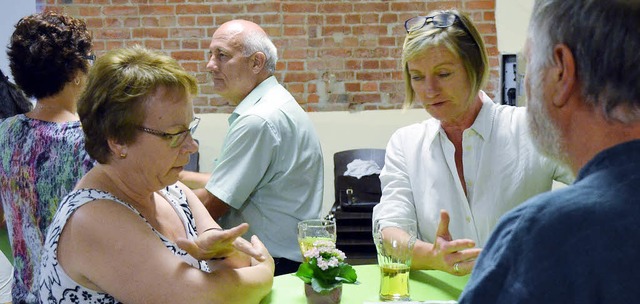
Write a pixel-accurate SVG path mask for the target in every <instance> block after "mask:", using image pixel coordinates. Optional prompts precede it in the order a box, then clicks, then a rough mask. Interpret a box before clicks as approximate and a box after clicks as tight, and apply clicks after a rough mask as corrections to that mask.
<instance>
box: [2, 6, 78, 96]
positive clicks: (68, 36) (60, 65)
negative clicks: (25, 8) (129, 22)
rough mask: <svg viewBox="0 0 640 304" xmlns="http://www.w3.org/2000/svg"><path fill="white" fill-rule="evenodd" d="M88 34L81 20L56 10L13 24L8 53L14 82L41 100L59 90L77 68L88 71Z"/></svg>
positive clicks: (70, 79)
mask: <svg viewBox="0 0 640 304" xmlns="http://www.w3.org/2000/svg"><path fill="white" fill-rule="evenodd" d="M90 53H91V35H90V34H89V31H88V30H87V26H86V24H85V23H84V21H82V20H79V19H76V18H73V17H70V16H66V15H62V14H59V13H56V12H43V13H38V14H33V15H29V16H26V17H23V18H22V19H20V21H18V23H17V24H16V25H15V31H14V32H13V35H11V41H10V43H9V47H8V51H7V55H8V57H9V67H10V68H11V73H12V74H13V78H14V80H15V82H16V84H17V85H18V86H19V87H20V88H21V89H22V91H24V93H25V94H26V95H27V96H28V97H35V98H36V99H41V98H45V97H49V96H52V95H55V94H57V93H59V92H60V91H62V89H63V88H64V86H65V84H66V83H68V82H69V81H72V80H73V78H74V77H75V73H77V72H78V70H81V71H83V72H85V73H86V72H87V71H88V69H89V63H88V61H87V59H85V56H87V55H89V54H90Z"/></svg>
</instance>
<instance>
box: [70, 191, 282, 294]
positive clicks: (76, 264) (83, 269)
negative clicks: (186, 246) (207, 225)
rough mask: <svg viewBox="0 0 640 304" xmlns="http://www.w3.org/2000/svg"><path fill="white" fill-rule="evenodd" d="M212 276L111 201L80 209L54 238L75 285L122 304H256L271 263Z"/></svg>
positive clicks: (259, 246) (270, 275)
mask: <svg viewBox="0 0 640 304" xmlns="http://www.w3.org/2000/svg"><path fill="white" fill-rule="evenodd" d="M252 246H253V247H254V248H255V249H256V250H258V251H260V252H261V254H262V255H264V256H265V257H266V258H265V260H264V261H262V262H260V261H257V260H255V259H252V260H251V266H249V267H243V268H238V269H231V268H224V269H219V270H216V271H214V272H212V273H206V272H203V271H201V270H199V269H197V268H194V267H192V266H190V265H188V264H187V263H185V262H184V261H183V260H182V259H180V258H179V257H177V256H175V255H174V254H172V253H171V252H170V251H169V250H167V248H166V247H165V246H164V244H162V242H160V241H159V239H158V237H157V235H155V234H154V233H153V232H152V231H151V229H149V227H148V226H147V225H146V224H145V223H144V222H143V221H141V220H140V217H139V216H137V215H136V214H134V213H133V212H131V211H130V210H129V209H127V208H126V207H124V206H121V205H119V204H117V203H114V202H111V201H99V202H98V201H97V202H93V203H89V204H87V205H84V206H82V207H80V208H79V209H78V210H77V211H76V212H75V213H74V214H73V215H72V216H71V218H70V219H69V221H68V222H67V225H66V226H65V228H64V230H63V232H62V235H61V237H60V242H59V248H58V258H59V260H60V263H61V265H62V266H63V268H64V269H65V271H66V272H67V273H68V274H69V275H70V276H71V277H72V278H73V279H74V280H76V281H77V282H79V283H80V284H82V285H84V286H86V287H89V288H94V289H96V290H100V291H103V292H107V293H109V294H111V295H113V296H114V297H116V298H118V299H119V300H121V301H122V302H125V303H160V302H166V303H222V302H224V303H258V302H259V301H260V299H262V298H263V297H264V296H265V295H266V294H267V293H268V292H269V290H270V289H271V285H272V283H273V269H274V265H273V259H272V258H271V256H270V255H269V253H268V251H267V250H266V248H265V247H264V245H262V243H261V242H260V241H259V240H258V239H257V238H256V239H255V240H254V242H253V243H252Z"/></svg>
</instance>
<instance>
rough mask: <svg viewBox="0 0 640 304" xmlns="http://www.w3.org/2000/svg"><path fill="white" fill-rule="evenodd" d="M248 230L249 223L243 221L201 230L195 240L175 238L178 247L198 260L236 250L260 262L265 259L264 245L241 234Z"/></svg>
mask: <svg viewBox="0 0 640 304" xmlns="http://www.w3.org/2000/svg"><path fill="white" fill-rule="evenodd" d="M248 230H249V224H247V223H243V224H240V225H238V226H235V227H233V228H231V229H226V230H222V229H211V230H203V231H204V232H201V233H199V234H198V238H197V239H195V240H189V239H186V238H179V239H177V240H176V244H177V245H178V247H180V248H182V249H183V250H184V251H186V252H187V253H189V254H190V255H191V256H192V257H194V258H196V259H198V260H212V259H220V258H226V257H229V256H231V255H233V254H236V253H237V252H242V253H245V254H247V255H248V256H250V257H252V258H254V259H256V260H257V261H259V262H262V261H264V260H265V259H266V257H265V253H264V251H266V249H265V248H264V245H263V244H262V243H261V242H260V240H258V238H257V237H256V236H253V237H252V240H251V242H249V241H247V240H245V239H244V238H242V237H241V236H242V235H243V234H244V233H246V232H247V231H248Z"/></svg>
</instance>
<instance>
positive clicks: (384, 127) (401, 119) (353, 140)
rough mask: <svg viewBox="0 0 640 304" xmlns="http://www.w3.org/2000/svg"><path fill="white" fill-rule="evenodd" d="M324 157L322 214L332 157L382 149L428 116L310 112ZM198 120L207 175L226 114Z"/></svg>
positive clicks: (328, 201)
mask: <svg viewBox="0 0 640 304" xmlns="http://www.w3.org/2000/svg"><path fill="white" fill-rule="evenodd" d="M308 114H309V117H310V118H311V121H312V122H313V124H314V125H315V127H316V131H317V132H318V137H320V143H321V145H322V153H323V155H324V194H323V195H324V206H323V209H322V210H323V213H322V214H323V215H324V214H326V213H327V212H328V211H329V209H330V208H331V206H332V205H333V199H334V193H333V154H334V153H336V152H338V151H342V150H349V149H358V148H382V149H384V148H385V147H386V145H387V142H388V141H389V138H390V137H391V134H393V132H394V131H395V130H397V129H398V128H400V127H403V126H407V125H410V124H412V123H416V122H420V121H423V120H425V119H427V118H429V114H427V112H426V111H425V110H423V109H413V110H407V111H402V110H385V111H362V112H355V113H350V112H311V113H308ZM197 116H199V117H200V118H201V119H202V120H201V121H200V126H199V127H198V131H196V134H195V136H194V137H195V138H196V139H197V140H198V141H199V142H200V171H202V172H211V170H212V169H213V160H214V159H215V158H216V157H217V156H218V155H219V154H220V149H221V146H222V141H223V139H224V135H225V134H226V132H227V129H228V123H227V118H228V117H229V114H217V113H213V114H198V115H197Z"/></svg>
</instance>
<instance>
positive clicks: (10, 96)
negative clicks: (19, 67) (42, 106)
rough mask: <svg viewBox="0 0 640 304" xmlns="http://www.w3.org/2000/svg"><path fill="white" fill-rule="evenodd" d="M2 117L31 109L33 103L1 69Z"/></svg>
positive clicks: (0, 99)
mask: <svg viewBox="0 0 640 304" xmlns="http://www.w3.org/2000/svg"><path fill="white" fill-rule="evenodd" d="M0 102H1V103H2V104H1V105H0V119H2V118H7V117H11V116H14V115H18V114H23V113H27V112H29V111H31V108H32V107H33V105H32V104H31V101H29V99H28V98H27V97H26V96H24V93H22V91H20V88H18V87H17V86H16V85H15V84H13V83H11V82H10V81H9V78H8V77H7V76H5V75H4V72H2V70H0Z"/></svg>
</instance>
